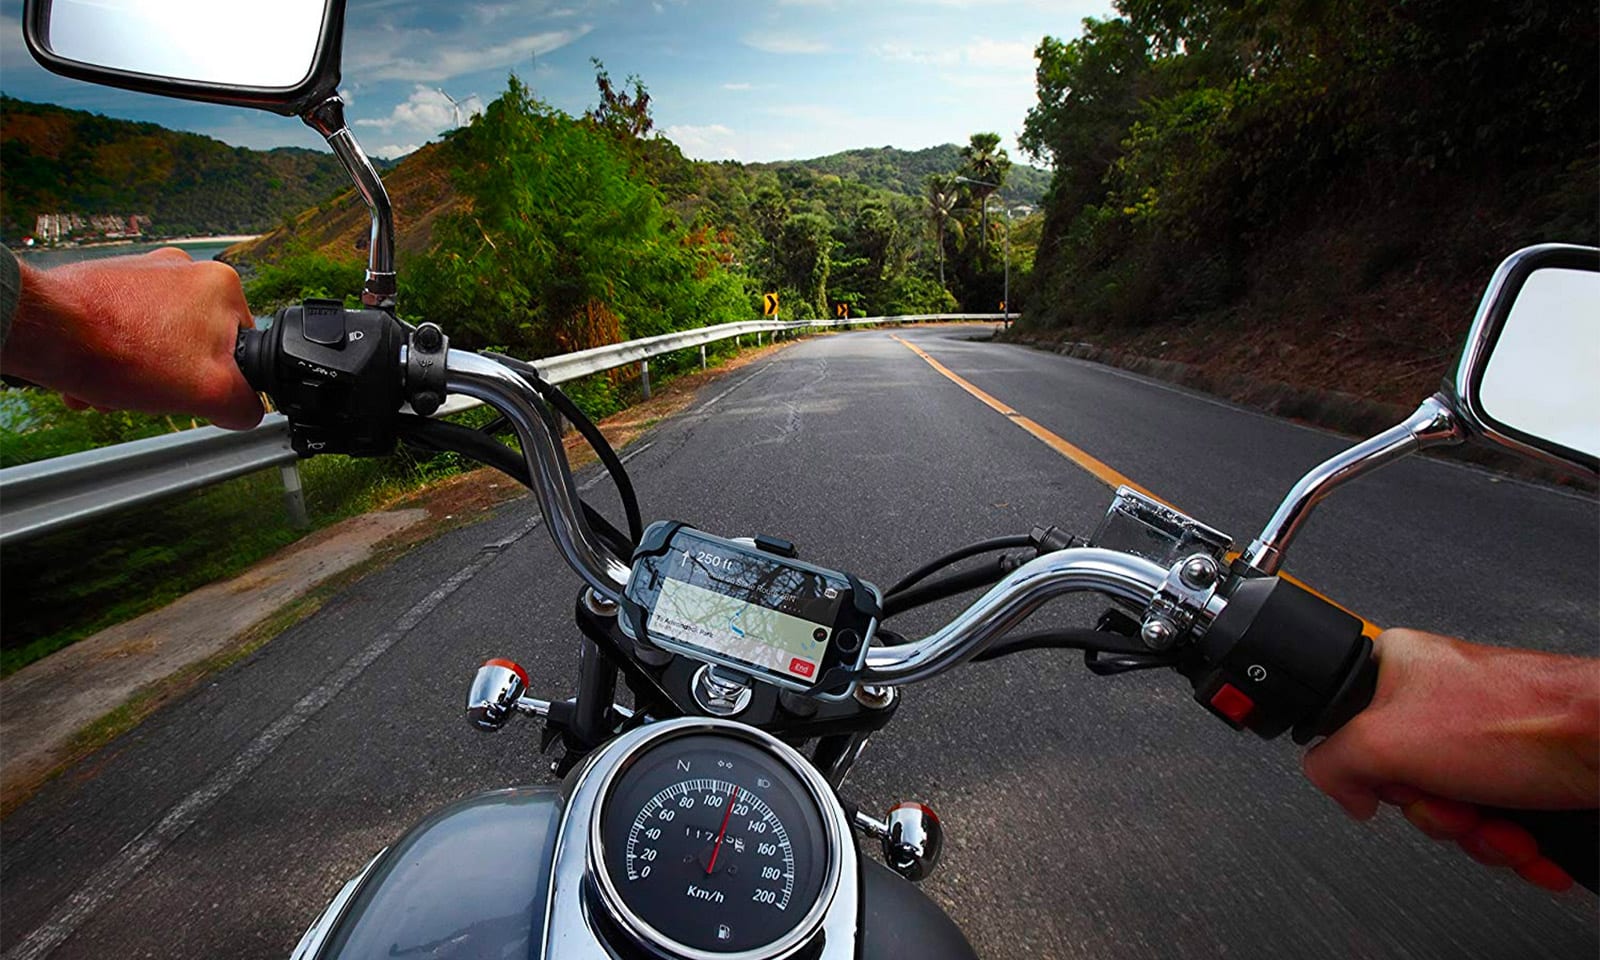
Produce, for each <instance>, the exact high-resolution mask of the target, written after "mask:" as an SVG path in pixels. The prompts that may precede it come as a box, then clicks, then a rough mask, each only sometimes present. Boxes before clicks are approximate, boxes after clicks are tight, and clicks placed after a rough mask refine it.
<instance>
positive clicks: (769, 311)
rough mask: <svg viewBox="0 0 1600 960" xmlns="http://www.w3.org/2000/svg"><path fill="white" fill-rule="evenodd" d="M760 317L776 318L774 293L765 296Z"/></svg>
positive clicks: (776, 308) (776, 306) (776, 296)
mask: <svg viewBox="0 0 1600 960" xmlns="http://www.w3.org/2000/svg"><path fill="white" fill-rule="evenodd" d="M761 315H762V316H764V317H776V316H777V315H778V295H777V294H776V293H769V294H767V295H766V297H765V298H764V302H763V303H762V307H761Z"/></svg>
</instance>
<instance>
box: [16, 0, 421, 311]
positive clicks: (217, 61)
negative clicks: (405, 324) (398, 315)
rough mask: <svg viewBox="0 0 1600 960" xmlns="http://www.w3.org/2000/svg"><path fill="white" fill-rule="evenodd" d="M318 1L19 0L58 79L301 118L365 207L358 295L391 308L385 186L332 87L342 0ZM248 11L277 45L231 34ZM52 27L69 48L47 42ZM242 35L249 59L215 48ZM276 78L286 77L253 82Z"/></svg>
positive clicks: (35, 50)
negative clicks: (212, 14) (177, 7)
mask: <svg viewBox="0 0 1600 960" xmlns="http://www.w3.org/2000/svg"><path fill="white" fill-rule="evenodd" d="M318 2H319V0H294V2H293V3H288V4H284V5H283V6H282V7H281V8H280V7H271V6H269V5H268V4H267V3H266V2H264V0H256V5H255V6H253V7H252V6H250V5H249V4H247V3H246V4H239V5H235V4H232V3H227V4H219V7H220V8H226V9H224V11H223V12H224V15H223V16H219V17H216V18H213V19H211V20H206V19H205V17H204V16H202V15H199V14H193V13H190V14H189V15H187V16H184V17H181V18H179V17H177V16H174V15H171V14H170V13H168V12H167V11H165V10H164V9H163V8H162V7H161V6H160V5H144V6H141V5H140V4H139V3H138V2H137V0H110V2H106V0H100V2H98V3H97V4H96V5H95V9H94V10H93V11H92V12H89V13H86V12H85V11H83V10H82V9H80V8H81V7H83V6H86V5H87V4H86V3H85V2H84V0H25V2H24V6H23V13H22V27H23V36H24V38H25V39H26V41H27V44H28V50H29V52H31V53H32V54H33V56H34V59H36V60H38V61H39V63H40V64H41V65H42V66H43V67H44V68H45V69H46V70H49V71H50V72H52V73H57V74H60V75H61V76H64V77H71V78H73V79H75V80H85V81H88V82H89V83H98V84H102V85H105V86H112V87H121V88H122V89H125V90H134V91H137V92H140V93H151V94H155V95H157V96H162V97H176V98H179V99H183V100H198V101H200V102H202V103H215V104H221V105H224V106H234V107H250V108H253V109H257V110H269V111H271V112H273V113H278V114H282V115H284V116H291V117H292V116H297V117H299V118H300V119H301V120H303V121H304V122H305V123H306V125H307V126H309V127H311V128H312V129H313V130H315V131H317V132H318V133H319V134H321V135H322V137H323V139H325V140H326V141H327V142H328V146H329V147H331V148H332V149H333V152H334V155H335V156H337V157H338V158H339V162H340V163H341V164H342V165H343V166H344V168H345V171H346V172H347V173H349V174H350V179H351V180H352V181H354V183H355V186H356V190H357V192H358V193H360V194H361V199H362V200H363V201H365V202H366V205H367V209H368V210H369V211H370V212H371V214H372V232H371V235H370V237H369V243H368V246H367V277H366V283H365V284H364V286H363V288H362V292H361V301H362V303H363V304H364V305H366V306H367V307H369V308H377V309H382V310H387V311H389V312H391V313H392V312H393V311H394V307H395V290H396V285H395V273H394V215H393V213H392V212H391V209H390V206H389V194H388V192H387V191H386V190H384V188H383V181H382V179H381V178H380V177H379V176H378V171H377V170H376V169H375V168H374V167H373V166H372V162H371V161H370V160H368V159H367V155H366V154H365V153H364V152H363V151H362V149H361V145H360V144H359V143H357V142H356V138H355V135H354V134H352V133H351V132H350V128H349V126H348V125H346V123H345V117H344V101H343V100H342V99H340V97H339V93H338V92H339V79H340V70H339V67H340V57H341V54H342V50H343V43H344V10H345V0H320V6H321V11H320V14H319V13H318V11H317V9H316V5H317V4H318ZM279 3H280V4H282V3H283V0H279ZM251 15H253V16H255V17H256V23H257V25H258V26H260V27H261V28H262V29H263V30H264V31H265V32H267V33H273V32H274V30H276V33H277V37H278V39H279V40H280V41H281V43H282V46H283V48H284V49H282V50H274V49H271V47H272V46H274V44H273V43H272V42H271V40H270V38H269V39H268V40H265V41H263V40H262V38H258V37H246V38H238V37H236V36H235V34H237V33H238V32H239V31H240V29H247V28H241V27H239V25H238V18H239V17H248V16H251ZM313 31H314V32H313ZM53 33H55V34H57V37H56V39H58V40H61V41H63V42H64V43H65V44H66V47H67V49H65V50H62V49H57V45H53V44H52V34H53ZM239 39H243V40H245V41H246V42H250V41H256V42H258V43H259V47H258V48H257V49H255V51H254V55H255V57H256V59H253V60H251V59H238V58H230V57H228V56H226V55H219V54H218V51H219V50H227V49H230V48H229V47H227V46H226V45H227V44H228V43H230V42H234V41H237V40H239ZM275 57H276V58H278V59H274V58H275ZM302 65H304V70H305V72H304V74H303V75H301V74H300V70H301V67H302ZM136 68H137V69H136ZM296 76H298V79H293V78H294V77H296ZM222 78H226V79H227V80H228V81H230V82H221V79H222ZM279 80H285V81H286V85H282V86H278V85H254V84H256V83H258V82H265V83H276V82H277V81H279Z"/></svg>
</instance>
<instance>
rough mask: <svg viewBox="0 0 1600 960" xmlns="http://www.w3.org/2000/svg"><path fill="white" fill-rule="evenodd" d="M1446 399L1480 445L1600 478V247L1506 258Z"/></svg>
mask: <svg viewBox="0 0 1600 960" xmlns="http://www.w3.org/2000/svg"><path fill="white" fill-rule="evenodd" d="M1445 397H1446V399H1447V400H1448V402H1449V404H1450V407H1451V410H1452V412H1453V413H1455V415H1456V416H1457V418H1458V419H1459V420H1460V421H1461V423H1462V425H1463V426H1464V427H1465V428H1466V430H1467V431H1468V433H1470V434H1471V435H1472V436H1473V437H1475V438H1478V439H1480V440H1484V441H1487V442H1489V443H1491V444H1494V445H1496V446H1499V447H1502V448H1505V449H1507V450H1510V451H1511V452H1513V453H1517V454H1520V455H1522V456H1525V457H1531V458H1534V459H1536V460H1540V461H1543V462H1545V463H1549V464H1552V465H1554V466H1557V467H1561V468H1563V469H1565V470H1567V471H1569V472H1575V473H1579V474H1587V475H1590V476H1595V475H1596V474H1600V249H1596V248H1593V247H1580V246H1572V245H1568V244H1556V243H1548V244H1540V245H1538V246H1532V247H1527V248H1524V249H1522V250H1518V251H1517V252H1516V253H1513V254H1512V255H1511V256H1509V257H1507V258H1506V259H1505V261H1504V262H1502V263H1501V264H1500V266H1499V268H1498V269H1496V270H1495V273H1494V276H1493V278H1491V279H1490V281H1489V286H1488V289H1487V290H1486V291H1485V292H1484V295H1483V300H1482V302H1481V303H1480V304H1479V306H1478V313H1477V316H1476V317H1475V318H1474V319H1473V322H1472V331H1471V333H1469V334H1468V336H1467V342H1466V346H1465V347H1464V348H1463V350H1462V352H1461V359H1460V361H1459V363H1458V364H1457V366H1456V372H1455V377H1454V379H1453V381H1451V382H1450V383H1448V384H1447V385H1446V388H1445Z"/></svg>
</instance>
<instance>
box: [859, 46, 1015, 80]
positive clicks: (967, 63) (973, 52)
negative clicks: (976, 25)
mask: <svg viewBox="0 0 1600 960" xmlns="http://www.w3.org/2000/svg"><path fill="white" fill-rule="evenodd" d="M873 52H874V53H876V54H877V55H878V56H879V57H881V58H883V59H884V60H890V61H895V62H899V63H920V64H928V65H930V66H935V67H957V66H960V67H968V68H971V69H973V70H983V71H991V72H996V73H1017V74H1025V75H1026V76H1028V77H1032V76H1033V69H1034V63H1033V44H1032V43H1030V42H1028V41H1026V40H993V39H990V38H989V37H978V38H977V39H975V40H973V41H971V42H970V43H965V44H962V45H960V46H955V47H916V46H913V45H911V44H909V43H903V42H900V41H896V40H889V41H885V42H883V43H880V44H878V45H877V46H876V47H874V48H873Z"/></svg>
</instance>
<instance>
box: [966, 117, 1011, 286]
mask: <svg viewBox="0 0 1600 960" xmlns="http://www.w3.org/2000/svg"><path fill="white" fill-rule="evenodd" d="M1010 170H1011V158H1010V157H1008V156H1006V151H1005V148H1004V147H1001V146H1000V134H998V133H974V134H973V135H972V139H971V140H970V141H969V142H968V143H967V145H966V146H964V147H962V148H961V173H962V176H965V177H967V178H969V179H971V180H978V181H982V182H981V183H975V184H969V186H971V187H972V194H973V196H975V197H977V198H978V203H979V204H980V205H981V209H980V211H979V214H978V220H979V223H980V224H981V227H980V228H979V230H980V232H981V234H982V237H983V239H982V241H981V243H982V246H980V247H979V257H980V258H982V257H984V256H985V254H986V250H987V248H988V246H989V195H990V194H992V193H994V192H995V191H996V190H999V189H1000V188H1001V187H1003V186H1005V182H1006V174H1007V173H1008V172H1010Z"/></svg>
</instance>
